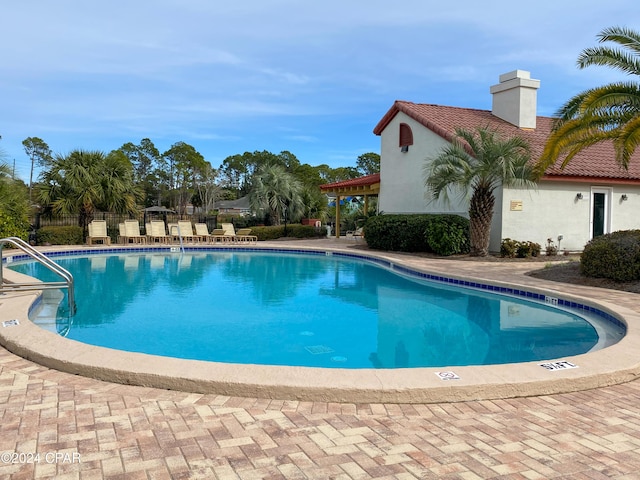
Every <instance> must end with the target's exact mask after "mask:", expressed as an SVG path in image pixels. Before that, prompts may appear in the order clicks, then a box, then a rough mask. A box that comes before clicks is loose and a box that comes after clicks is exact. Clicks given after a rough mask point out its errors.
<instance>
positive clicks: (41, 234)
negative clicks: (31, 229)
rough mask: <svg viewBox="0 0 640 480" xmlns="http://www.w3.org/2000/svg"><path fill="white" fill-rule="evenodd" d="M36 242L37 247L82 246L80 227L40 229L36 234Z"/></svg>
mask: <svg viewBox="0 0 640 480" xmlns="http://www.w3.org/2000/svg"><path fill="white" fill-rule="evenodd" d="M36 242H37V243H38V245H45V244H50V245H82V244H83V243H84V238H83V237H82V227H78V226H66V227H56V226H51V227H42V228H40V229H39V230H38V231H37V232H36Z"/></svg>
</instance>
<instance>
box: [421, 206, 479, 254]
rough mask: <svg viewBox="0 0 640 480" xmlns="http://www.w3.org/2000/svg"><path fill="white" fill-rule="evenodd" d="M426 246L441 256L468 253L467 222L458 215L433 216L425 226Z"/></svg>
mask: <svg viewBox="0 0 640 480" xmlns="http://www.w3.org/2000/svg"><path fill="white" fill-rule="evenodd" d="M425 233H426V240H427V244H428V245H429V247H430V248H431V250H432V251H433V252H434V253H437V254H438V255H442V256H445V257H446V256H449V255H455V254H459V253H467V252H469V221H468V220H467V219H466V218H464V217H460V216H458V215H434V216H433V217H432V218H431V220H430V221H429V223H428V225H427V230H426V232H425Z"/></svg>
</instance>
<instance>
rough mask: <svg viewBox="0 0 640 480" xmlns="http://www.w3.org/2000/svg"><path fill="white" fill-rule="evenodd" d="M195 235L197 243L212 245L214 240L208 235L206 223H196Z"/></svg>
mask: <svg viewBox="0 0 640 480" xmlns="http://www.w3.org/2000/svg"><path fill="white" fill-rule="evenodd" d="M195 228H196V235H198V237H200V238H199V241H201V242H204V243H213V242H214V238H213V235H212V234H210V233H209V228H208V227H207V224H206V223H196V224H195Z"/></svg>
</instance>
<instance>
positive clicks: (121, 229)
mask: <svg viewBox="0 0 640 480" xmlns="http://www.w3.org/2000/svg"><path fill="white" fill-rule="evenodd" d="M116 242H117V243H128V242H127V229H126V227H125V225H124V223H119V224H118V238H117V239H116Z"/></svg>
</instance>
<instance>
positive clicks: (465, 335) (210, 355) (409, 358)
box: [11, 250, 624, 368]
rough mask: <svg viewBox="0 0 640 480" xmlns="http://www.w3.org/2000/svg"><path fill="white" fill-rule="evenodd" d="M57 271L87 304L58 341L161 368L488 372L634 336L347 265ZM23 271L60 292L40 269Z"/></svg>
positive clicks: (211, 256)
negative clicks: (202, 363)
mask: <svg viewBox="0 0 640 480" xmlns="http://www.w3.org/2000/svg"><path fill="white" fill-rule="evenodd" d="M55 260H56V262H58V263H59V264H60V265H62V266H63V267H65V268H66V269H68V270H69V271H70V272H71V273H72V274H73V275H74V277H75V280H76V303H77V313H76V315H75V316H74V317H72V318H71V319H69V318H68V316H67V315H66V313H65V310H66V303H65V302H62V303H61V304H60V310H59V311H58V317H59V318H58V319H57V329H58V331H64V332H65V334H66V336H67V337H68V338H71V339H74V340H78V341H81V342H85V343H88V344H93V345H99V346H104V347H110V348H115V349H120V350H128V351H133V352H144V353H149V354H154V355H164V356H171V357H179V358H188V359H199V360H208V361H219V362H232V363H256V364H270V365H301V366H314V367H340V368H403V367H442V366H456V365H487V364H499V363H511V362H524V361H534V360H547V359H554V358H559V357H564V356H570V355H577V354H581V353H585V352H587V351H589V350H591V349H593V348H594V347H596V348H598V347H602V346H606V345H608V344H611V343H614V342H615V341H617V340H618V339H619V338H620V337H621V336H622V335H623V333H624V332H623V329H622V327H620V328H617V329H616V328H614V327H615V326H614V325H613V324H611V323H610V322H608V321H605V320H602V321H599V320H597V319H596V320H595V321H594V320H592V321H591V322H590V321H587V320H585V319H584V318H582V317H581V316H579V315H577V314H576V313H575V312H572V311H568V310H566V309H564V310H563V309H558V308H554V307H551V306H549V305H546V304H544V303H540V302H537V303H536V302H531V301H528V300H525V299H521V298H516V297H511V296H506V295H497V294H493V293H489V292H486V291H480V290H472V289H468V288H461V287H453V286H449V285H442V284H437V283H434V282H430V281H426V280H423V279H417V278H411V277H409V276H407V275H400V274H398V273H395V272H394V271H391V270H390V269H388V268H383V267H380V266H378V265H376V264H374V263H372V262H369V261H362V260H358V259H353V258H344V257H339V256H337V255H332V256H328V255H303V254H286V253H283V252H278V253H269V252H262V253H261V252H248V251H238V250H234V251H217V252H216V251H201V252H197V251H194V252H187V253H184V254H176V253H168V252H160V251H158V252H153V253H151V252H145V253H141V254H123V255H118V254H109V255H106V254H104V255H103V254H99V255H96V254H94V255H89V256H86V257H81V256H69V257H61V258H56V259H55ZM11 268H13V269H15V270H17V271H20V272H23V273H26V274H28V275H31V276H34V277H37V278H40V279H43V280H47V279H53V278H52V277H51V276H50V272H48V271H47V270H44V269H43V268H42V267H41V266H40V265H39V264H37V263H31V262H30V263H15V264H13V265H11ZM598 322H600V325H598V324H597V323H598Z"/></svg>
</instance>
